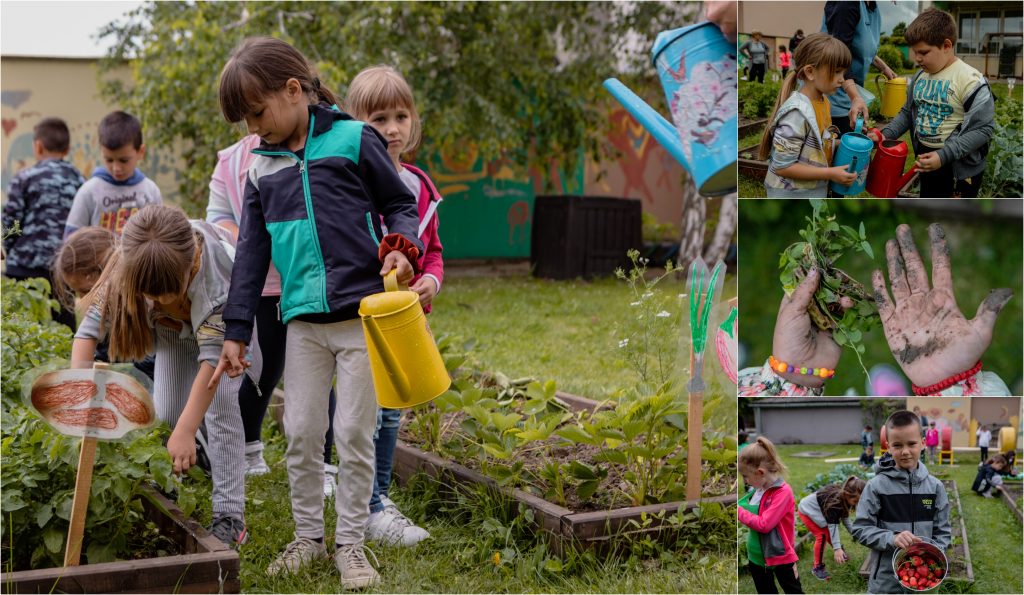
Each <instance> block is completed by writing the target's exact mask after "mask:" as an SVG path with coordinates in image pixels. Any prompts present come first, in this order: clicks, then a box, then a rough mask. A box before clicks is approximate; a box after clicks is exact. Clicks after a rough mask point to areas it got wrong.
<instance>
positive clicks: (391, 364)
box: [363, 271, 412, 398]
mask: <svg viewBox="0 0 1024 595" xmlns="http://www.w3.org/2000/svg"><path fill="white" fill-rule="evenodd" d="M393 273H394V271H392V272H391V273H388V275H389V276H390V275H392V274H393ZM363 326H364V327H365V328H366V332H367V333H368V334H369V335H370V340H371V341H373V343H374V345H376V346H377V353H378V354H379V355H380V358H381V359H382V360H384V367H385V368H386V369H387V371H388V377H389V378H390V379H391V381H392V382H394V383H395V388H396V389H397V390H398V394H399V396H401V397H404V398H408V397H406V395H410V394H412V390H411V389H410V385H409V379H408V378H407V377H406V375H405V372H403V371H402V367H401V365H400V364H399V363H398V360H397V359H396V358H395V355H394V354H393V353H391V347H389V346H388V342H387V340H386V339H385V338H384V333H382V332H380V327H378V326H377V321H376V320H374V319H373V316H363Z"/></svg>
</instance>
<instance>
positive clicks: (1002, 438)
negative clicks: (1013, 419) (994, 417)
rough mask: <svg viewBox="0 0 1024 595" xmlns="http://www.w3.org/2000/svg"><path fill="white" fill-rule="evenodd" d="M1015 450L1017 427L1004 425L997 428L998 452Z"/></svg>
mask: <svg viewBox="0 0 1024 595" xmlns="http://www.w3.org/2000/svg"><path fill="white" fill-rule="evenodd" d="M1008 450H1017V428H1015V427H1013V426H1004V427H1002V428H999V452H1006V451H1008Z"/></svg>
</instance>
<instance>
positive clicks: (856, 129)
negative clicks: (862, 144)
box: [853, 115, 864, 134]
mask: <svg viewBox="0 0 1024 595" xmlns="http://www.w3.org/2000/svg"><path fill="white" fill-rule="evenodd" d="M863 128H864V116H861V115H858V116H857V122H856V124H854V127H853V131H854V132H856V133H857V134H860V131H861V129H863Z"/></svg>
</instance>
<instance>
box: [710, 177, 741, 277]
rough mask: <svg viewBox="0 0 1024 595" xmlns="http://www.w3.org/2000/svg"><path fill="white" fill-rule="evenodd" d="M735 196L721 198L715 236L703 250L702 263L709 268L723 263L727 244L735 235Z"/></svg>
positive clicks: (726, 253) (726, 252)
mask: <svg viewBox="0 0 1024 595" xmlns="http://www.w3.org/2000/svg"><path fill="white" fill-rule="evenodd" d="M738 214H739V213H738V212H737V205H736V195H735V194H728V195H726V196H723V197H722V206H721V208H720V209H719V210H718V225H716V226H715V235H713V236H712V237H711V243H710V244H708V247H707V249H706V250H704V262H706V263H708V266H709V267H713V266H715V263H716V262H718V261H719V260H722V261H724V260H725V257H726V255H728V253H729V242H730V241H731V240H732V236H733V234H734V233H736V219H737V216H738Z"/></svg>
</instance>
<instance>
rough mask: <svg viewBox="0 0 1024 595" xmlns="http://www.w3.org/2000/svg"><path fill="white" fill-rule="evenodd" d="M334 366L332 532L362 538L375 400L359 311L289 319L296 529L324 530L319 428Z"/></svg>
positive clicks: (289, 431) (287, 428)
mask: <svg viewBox="0 0 1024 595" xmlns="http://www.w3.org/2000/svg"><path fill="white" fill-rule="evenodd" d="M335 373H337V376H338V406H337V408H336V409H335V412H334V444H335V446H336V447H337V449H338V491H337V496H336V498H335V500H334V507H335V510H336V511H337V513H338V522H337V526H336V530H335V536H334V540H335V542H336V543H340V544H343V545H347V544H354V543H362V542H363V533H364V531H365V528H366V521H367V520H368V518H369V514H370V512H369V509H368V508H367V506H366V503H367V502H369V501H370V496H371V494H372V493H373V473H374V449H373V433H374V429H375V427H376V420H377V400H376V393H375V392H374V390H373V378H372V375H371V372H370V360H369V357H368V356H367V352H366V338H365V337H364V336H363V327H362V323H361V321H360V320H359V319H354V320H346V321H343V322H335V323H331V324H311V323H308V322H302V321H300V320H292V321H291V322H289V323H288V343H287V347H286V350H285V364H284V393H285V395H284V432H285V436H286V437H287V439H288V450H287V455H286V458H287V461H288V481H289V484H290V485H291V499H292V516H293V517H294V519H295V535H296V537H308V538H312V539H318V538H322V537H324V536H325V535H324V495H323V477H324V471H323V467H324V433H326V432H327V416H326V415H324V412H326V411H327V396H328V392H329V391H330V388H331V381H332V379H333V378H334V375H335Z"/></svg>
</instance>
